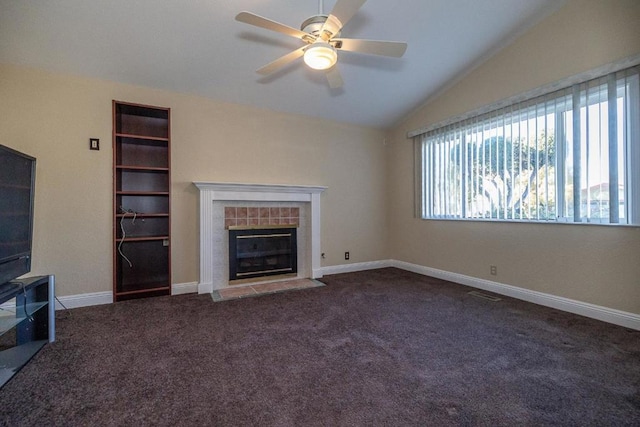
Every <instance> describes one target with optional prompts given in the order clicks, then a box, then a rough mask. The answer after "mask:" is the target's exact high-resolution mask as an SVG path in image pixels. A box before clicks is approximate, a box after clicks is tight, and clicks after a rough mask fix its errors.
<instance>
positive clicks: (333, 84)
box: [326, 65, 344, 89]
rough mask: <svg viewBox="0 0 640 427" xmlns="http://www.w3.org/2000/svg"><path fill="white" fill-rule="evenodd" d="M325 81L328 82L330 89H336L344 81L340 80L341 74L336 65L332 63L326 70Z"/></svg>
mask: <svg viewBox="0 0 640 427" xmlns="http://www.w3.org/2000/svg"><path fill="white" fill-rule="evenodd" d="M326 74H327V81H328V82H329V87H330V88H331V89H338V88H341V87H342V84H343V83H344V82H343V80H342V75H341V74H340V71H339V70H338V66H337V65H334V66H333V67H331V68H329V69H328V70H327V73H326Z"/></svg>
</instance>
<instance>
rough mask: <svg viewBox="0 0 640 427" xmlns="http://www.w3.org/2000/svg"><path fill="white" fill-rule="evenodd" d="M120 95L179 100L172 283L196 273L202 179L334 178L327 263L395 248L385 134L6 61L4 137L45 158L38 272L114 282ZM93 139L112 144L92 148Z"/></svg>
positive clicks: (40, 164) (62, 281)
mask: <svg viewBox="0 0 640 427" xmlns="http://www.w3.org/2000/svg"><path fill="white" fill-rule="evenodd" d="M112 99H116V100H120V101H128V102H136V103H143V104H150V105H158V106H163V107H170V108H171V127H172V152H171V155H172V188H171V190H172V208H171V213H172V220H171V226H172V257H173V261H172V268H173V279H172V280H173V283H174V284H179V283H188V282H197V281H198V279H199V278H198V276H199V269H198V262H199V261H198V215H197V209H198V194H197V190H196V188H195V187H194V186H193V184H192V181H221V182H247V183H273V184H307V185H323V186H327V187H328V190H326V191H325V193H324V194H323V195H322V197H321V201H322V251H323V252H325V253H326V255H327V257H326V259H325V260H324V261H323V265H336V264H342V263H344V262H345V261H344V260H343V256H344V252H345V251H350V252H351V262H363V261H373V260H379V259H386V258H387V252H386V248H387V244H386V233H384V232H383V233H380V230H384V228H385V225H386V223H387V219H386V208H385V207H386V199H385V198H386V191H384V189H385V185H386V172H385V171H386V162H385V150H386V149H385V146H384V145H383V134H382V133H381V132H380V131H377V130H372V129H367V128H363V127H357V126H351V125H345V124H339V123H335V122H327V121H321V120H315V119H309V118H304V117H298V116H294V115H289V114H280V113H276V112H271V111H265V110H260V109H256V108H251V107H243V106H239V105H232V104H224V103H219V102H214V101H212V100H209V99H205V98H200V97H197V96H193V95H186V94H178V93H171V92H166V91H159V90H152V89H148V88H142V87H134V86H128V85H123V84H116V83H112V82H106V81H100V80H92V79H84V78H78V77H73V76H68V75H57V74H51V73H46V72H41V71H36V70H30V69H26V68H21V67H13V66H0V100H2V102H1V103H0V144H3V145H8V146H11V147H13V148H15V149H17V150H20V151H23V152H26V153H28V154H30V155H32V156H35V157H36V158H37V177H36V180H37V187H36V209H35V210H36V213H35V217H36V220H35V230H34V235H35V236H34V254H33V256H34V257H33V259H34V263H33V268H32V273H33V274H44V273H53V274H55V275H56V278H57V285H58V294H59V295H71V294H80V293H88V292H102V291H110V290H111V286H112V284H111V283H112V282H111V280H112V270H111V268H112V234H111V233H112V212H111V209H112V196H111V192H112V181H111V179H112V173H111V167H112V163H111V162H112V149H111V101H112ZM89 138H100V143H101V150H100V151H90V150H89V148H88V141H89Z"/></svg>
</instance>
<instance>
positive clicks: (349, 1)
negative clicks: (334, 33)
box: [329, 0, 367, 28]
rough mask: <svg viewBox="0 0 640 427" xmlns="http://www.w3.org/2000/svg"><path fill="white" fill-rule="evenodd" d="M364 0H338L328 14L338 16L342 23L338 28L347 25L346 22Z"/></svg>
mask: <svg viewBox="0 0 640 427" xmlns="http://www.w3.org/2000/svg"><path fill="white" fill-rule="evenodd" d="M366 1H367V0H338V1H337V2H336V4H335V6H333V9H332V10H331V13H330V14H329V15H333V16H335V17H336V18H338V20H339V21H340V23H341V24H342V25H341V26H340V28H342V27H344V26H345V25H347V22H349V20H351V18H353V15H355V14H356V12H358V10H359V9H360V8H361V7H362V5H363V4H364V3H365V2H366Z"/></svg>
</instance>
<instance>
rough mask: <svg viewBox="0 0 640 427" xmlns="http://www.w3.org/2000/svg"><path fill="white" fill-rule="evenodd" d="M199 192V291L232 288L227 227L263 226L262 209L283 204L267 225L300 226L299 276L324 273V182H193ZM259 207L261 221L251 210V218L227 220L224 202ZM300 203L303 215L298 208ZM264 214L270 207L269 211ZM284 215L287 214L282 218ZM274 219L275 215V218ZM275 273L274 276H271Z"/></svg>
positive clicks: (313, 275)
mask: <svg viewBox="0 0 640 427" xmlns="http://www.w3.org/2000/svg"><path fill="white" fill-rule="evenodd" d="M194 184H195V186H196V187H197V188H198V190H199V193H200V204H199V207H200V281H199V282H198V293H201V294H202V293H211V292H212V291H213V290H217V289H225V288H228V287H229V286H230V285H231V283H230V280H229V266H228V260H229V253H228V251H229V242H228V238H229V231H228V228H230V227H231V226H232V225H236V226H242V225H244V224H245V221H246V226H245V228H249V227H252V226H255V225H260V226H261V227H260V228H267V227H262V224H263V222H261V219H262V217H263V215H262V214H261V212H262V209H260V208H265V209H266V208H267V207H268V208H271V207H279V208H281V210H280V216H279V217H278V220H277V221H275V218H272V216H271V215H270V222H269V223H266V224H265V225H268V226H271V225H279V226H281V227H290V226H291V225H293V224H295V225H296V226H297V238H298V241H297V250H298V253H297V264H298V266H297V270H298V272H297V276H298V277H309V278H314V279H317V278H320V277H322V266H321V242H320V194H321V193H322V192H323V191H324V190H325V189H326V187H321V186H308V185H288V184H240V183H222V182H194ZM232 206H235V207H239V208H241V207H247V208H250V207H254V208H259V211H258V212H259V215H258V217H259V218H258V223H257V224H256V222H255V218H254V220H253V221H252V220H251V219H252V215H251V214H250V212H248V215H247V218H246V219H244V218H242V219H240V218H238V219H237V220H236V221H235V223H234V224H226V221H225V219H226V218H225V217H226V215H225V207H232ZM287 207H289V208H290V211H289V216H288V217H286V216H283V215H284V214H283V213H282V208H284V209H285V212H286V208H287ZM293 207H295V208H298V211H297V212H298V213H299V218H298V220H297V221H296V218H295V217H296V215H295V212H292V211H293V209H291V208H293ZM265 214H266V211H265ZM283 218H287V220H286V221H285V222H283ZM271 219H274V221H273V222H271ZM272 277H275V276H272Z"/></svg>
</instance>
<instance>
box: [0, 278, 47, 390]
mask: <svg viewBox="0 0 640 427" xmlns="http://www.w3.org/2000/svg"><path fill="white" fill-rule="evenodd" d="M14 299H15V300H14ZM11 300H14V301H11ZM7 301H11V302H10V303H7ZM5 303H6V304H5ZM54 341H55V277H54V276H53V275H50V276H35V277H27V278H24V279H17V280H13V281H11V282H8V283H5V284H2V285H0V387H2V386H3V385H4V384H6V383H7V381H9V380H10V379H11V378H12V377H13V376H14V375H15V374H16V373H17V372H18V371H19V370H20V369H21V368H22V367H23V366H24V365H26V364H27V362H29V360H31V358H32V357H33V356H34V355H35V354H36V353H37V352H38V351H39V350H40V349H41V348H42V347H44V345H45V344H46V343H48V342H50V343H51V342H54Z"/></svg>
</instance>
